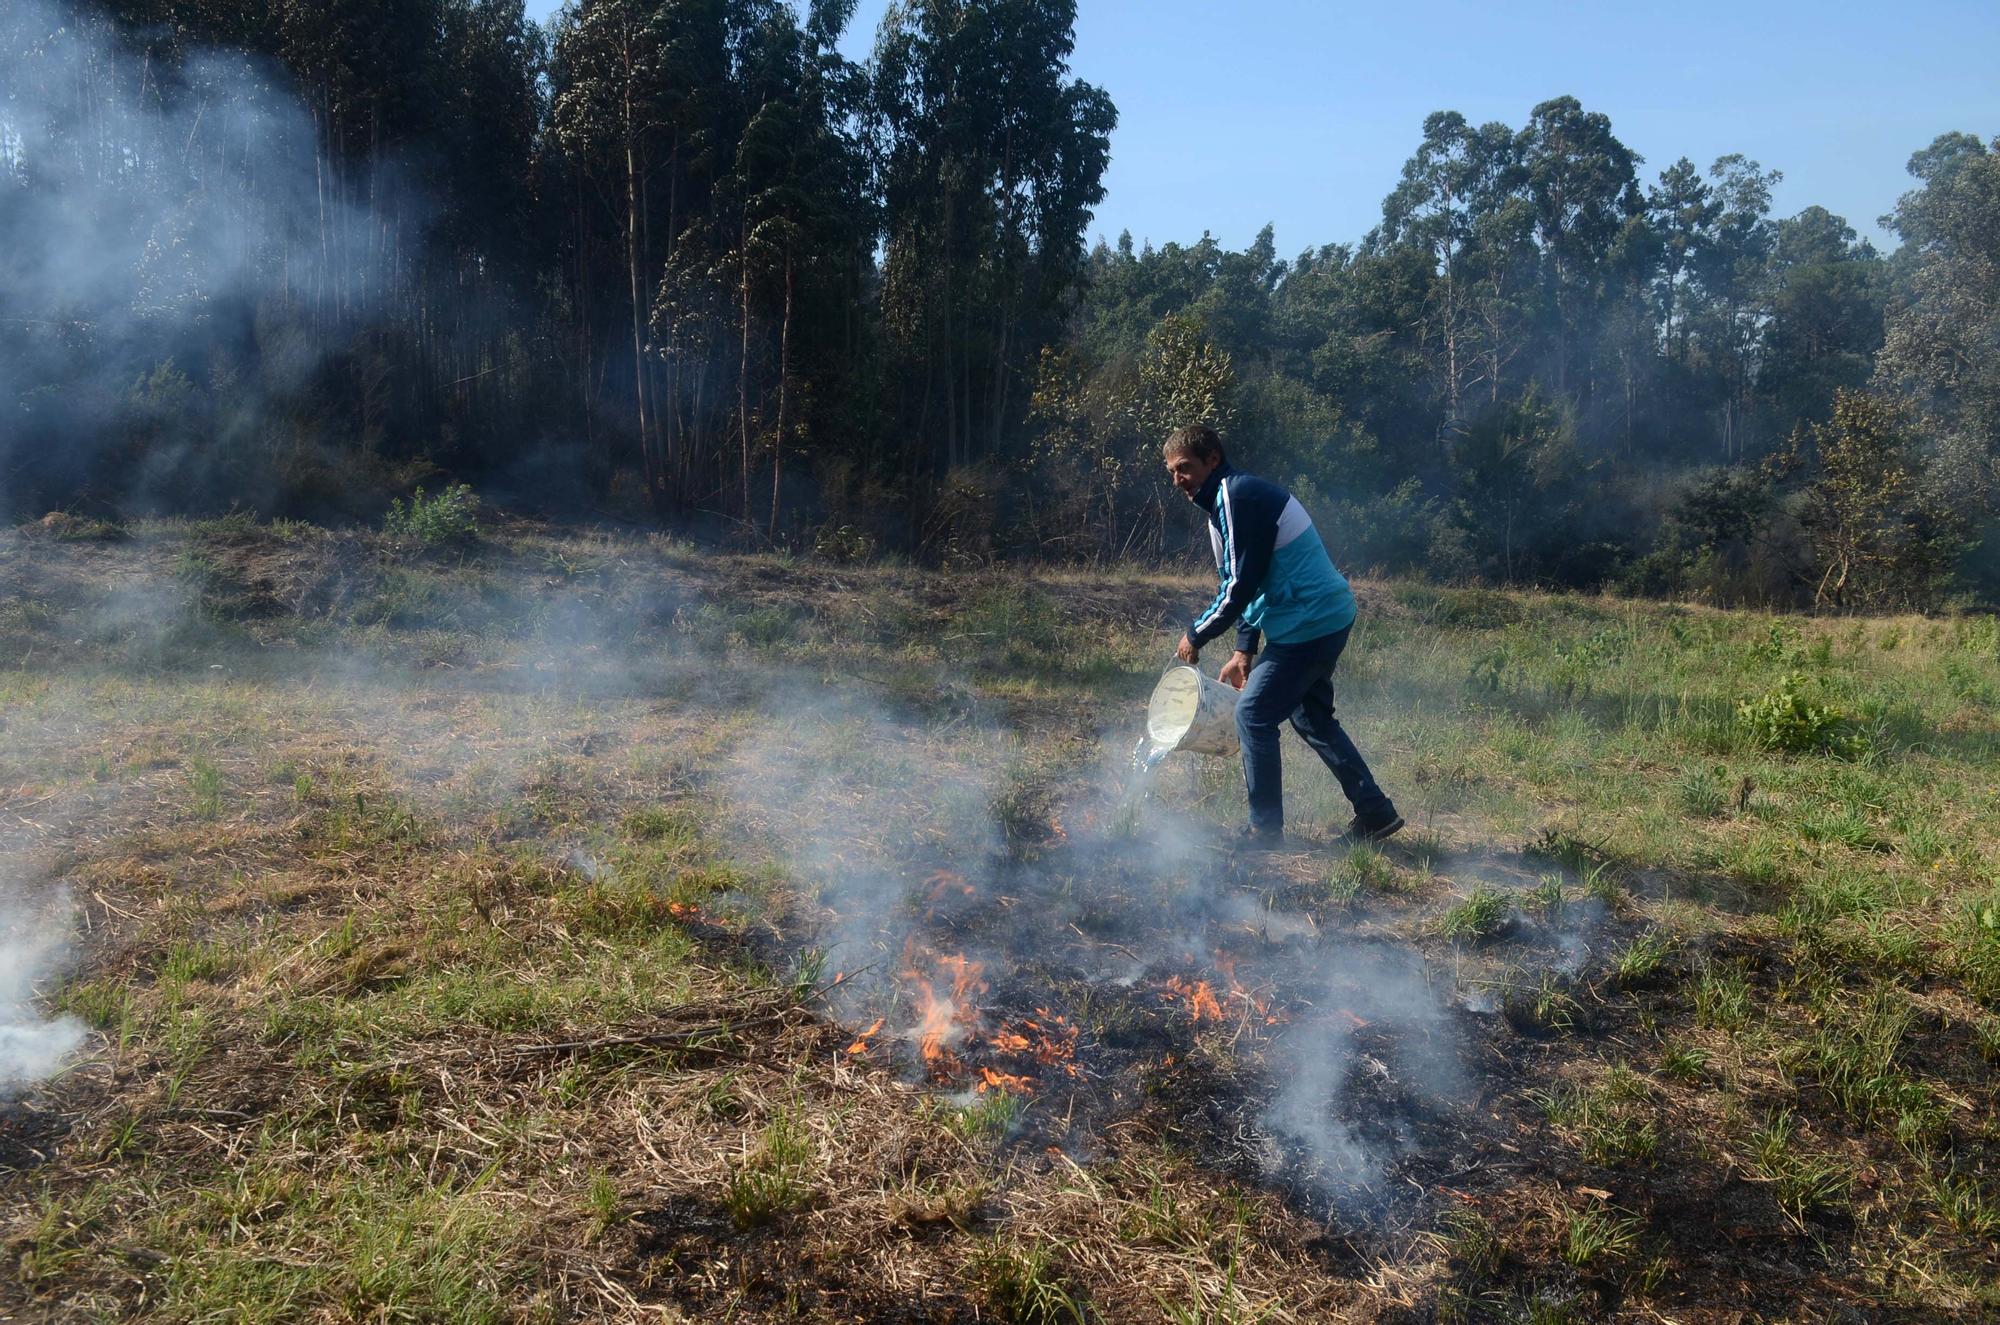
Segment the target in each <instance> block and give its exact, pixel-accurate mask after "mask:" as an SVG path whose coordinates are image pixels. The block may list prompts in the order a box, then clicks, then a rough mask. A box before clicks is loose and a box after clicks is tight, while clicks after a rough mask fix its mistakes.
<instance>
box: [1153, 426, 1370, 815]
mask: <svg viewBox="0 0 2000 1325" xmlns="http://www.w3.org/2000/svg"><path fill="white" fill-rule="evenodd" d="M1162 449H1163V452H1164V455H1165V458H1166V464H1167V473H1168V475H1169V476H1170V477H1171V478H1172V479H1173V483H1174V486H1175V487H1176V488H1179V489H1180V490H1181V494H1182V495H1183V496H1185V497H1186V498H1187V499H1188V500H1189V501H1191V502H1193V503H1194V504H1195V505H1197V506H1199V507H1201V509H1202V510H1204V511H1206V512H1207V513H1208V536H1209V541H1210V542H1211V543H1212V544H1214V546H1215V567H1216V573H1217V575H1218V576H1219V577H1220V579H1221V581H1222V585H1221V588H1220V589H1219V590H1218V591H1217V592H1216V595H1215V600H1214V601H1213V602H1211V603H1210V604H1209V605H1208V607H1207V608H1206V609H1205V610H1204V611H1203V612H1202V613H1201V615H1199V616H1197V617H1196V618H1195V619H1194V621H1193V622H1192V623H1191V624H1190V625H1189V626H1188V629H1187V634H1186V635H1185V636H1183V637H1182V639H1181V642H1180V647H1179V649H1178V650H1176V652H1177V654H1178V656H1179V657H1180V660H1181V661H1182V662H1184V663H1189V664H1192V663H1194V662H1196V661H1197V660H1198V659H1199V658H1200V656H1201V650H1202V647H1203V646H1204V645H1206V644H1208V643H1209V641H1211V640H1213V639H1215V638H1217V637H1218V636H1220V635H1221V634H1222V632H1223V631H1225V630H1227V629H1228V628H1229V627H1230V626H1231V625H1235V627H1236V652H1235V653H1234V654H1232V655H1231V656H1230V659H1229V661H1228V662H1226V663H1224V664H1223V666H1222V672H1221V679H1222V681H1223V682H1224V683H1225V684H1227V685H1232V686H1235V687H1236V688H1237V689H1238V690H1241V691H1242V692H1243V694H1242V696H1241V697H1240V698H1239V699H1238V700H1237V701H1236V734H1237V737H1238V739H1239V740H1240V742H1241V744H1242V747H1243V780H1244V782H1245V784H1246V785H1247V786H1248V789H1249V793H1250V826H1249V827H1248V828H1247V829H1245V830H1244V833H1243V836H1244V840H1245V842H1246V844H1248V845H1249V846H1251V847H1253V848H1263V847H1272V846H1278V845H1281V844H1282V843H1283V842H1284V839H1285V794H1284V787H1283V783H1282V777H1283V764H1282V762H1281V760H1280V758H1279V753H1278V724H1279V723H1281V722H1283V721H1285V720H1286V719H1287V718H1289V719H1290V720H1291V724H1292V730H1293V731H1296V732H1297V733H1298V734H1299V735H1300V736H1302V737H1304V738H1305V742H1306V744H1307V745H1309V746H1311V747H1312V748H1313V751H1314V753H1316V754H1318V755H1319V757H1320V759H1321V760H1323V761H1324V762H1325V764H1326V766H1327V767H1328V768H1329V769H1332V770H1333V775H1334V777H1336V778H1338V779H1339V780H1340V789H1341V790H1342V791H1343V792H1345V793H1346V794H1347V799H1348V801H1349V803H1350V804H1352V805H1353V806H1354V819H1353V821H1352V822H1351V823H1349V824H1348V826H1347V833H1346V837H1345V839H1344V840H1347V841H1350V842H1376V841H1380V840H1381V839H1383V838H1385V837H1388V836H1389V835H1390V834H1392V833H1394V832H1396V831H1397V830H1398V829H1400V828H1401V827H1402V826H1403V818H1402V816H1401V815H1399V814H1397V813H1396V807H1395V805H1394V804H1392V803H1391V802H1390V800H1389V798H1388V796H1386V795H1385V794H1383V791H1382V788H1381V787H1379V786H1377V785H1376V784H1375V776H1374V774H1372V773H1370V772H1369V771H1368V765H1367V763H1366V761H1364V760H1363V759H1362V758H1361V752H1360V751H1358V750H1356V749H1355V748H1354V742H1352V741H1350V740H1349V739H1348V738H1347V733H1346V732H1344V731H1342V730H1341V727H1340V723H1339V721H1338V720H1337V719H1335V718H1334V716H1333V666H1334V664H1335V663H1336V662H1338V661H1339V659H1340V651H1341V649H1343V648H1344V647H1346V645H1347V633H1348V631H1349V630H1351V629H1352V628H1353V626H1354V614H1355V606H1354V593H1353V591H1352V590H1350V589H1349V588H1348V587H1347V580H1346V579H1345V577H1343V576H1342V575H1341V573H1340V572H1339V571H1337V570H1335V569H1334V566H1333V561H1332V559H1331V558H1330V557H1328V556H1327V554H1326V545H1325V544H1324V543H1322V542H1321V541H1320V537H1319V532H1318V531H1317V530H1316V529H1314V528H1313V522H1312V517H1311V516H1309V515H1307V514H1306V511H1305V508H1304V507H1303V506H1301V505H1299V503H1298V499H1297V498H1295V497H1293V496H1292V495H1291V494H1290V493H1288V492H1286V491H1285V490H1284V489H1283V488H1281V487H1279V486H1277V485H1276V484H1274V483H1267V482H1265V481H1264V480H1263V479H1260V478H1255V477H1253V476H1251V475H1249V474H1244V473H1240V472H1238V471H1237V470H1235V469H1232V468H1230V466H1229V461H1228V458H1227V457H1226V456H1224V454H1223V451H1222V439H1221V438H1219V437H1217V436H1216V434H1215V429H1213V428H1210V427H1208V426H1206V425H1204V424H1194V425H1191V426H1189V427H1186V428H1182V429H1180V430H1178V431H1177V432H1175V433H1174V434H1173V435H1172V436H1171V437H1169V438H1167V440H1166V444H1165V446H1164V447H1163V448H1162ZM1260 636H1261V637H1262V639H1263V643H1264V656H1263V657H1262V658H1261V659H1259V658H1257V657H1256V653H1257V646H1258V641H1259V637H1260Z"/></svg>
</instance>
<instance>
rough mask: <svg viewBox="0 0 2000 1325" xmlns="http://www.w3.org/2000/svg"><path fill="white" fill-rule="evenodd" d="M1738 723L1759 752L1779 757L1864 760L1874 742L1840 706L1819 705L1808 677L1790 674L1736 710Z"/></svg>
mask: <svg viewBox="0 0 2000 1325" xmlns="http://www.w3.org/2000/svg"><path fill="white" fill-rule="evenodd" d="M1736 723H1737V726H1738V727H1740V728H1741V729H1742V730H1743V731H1744V732H1745V733H1746V734H1747V735H1748V736H1749V738H1750V740H1751V742H1752V744H1754V745H1756V746H1757V747H1758V748H1759V749H1763V750H1770V751H1774V752H1776V753H1779V754H1810V753H1815V752H1817V753H1822V754H1830V755H1834V756H1836V757H1838V758H1843V759H1854V758H1859V757H1860V756H1861V755H1863V754H1866V753H1867V750H1868V739H1867V737H1866V736H1865V735H1863V734H1862V732H1861V731H1860V729H1859V726H1858V724H1857V722H1856V720H1855V718H1854V716H1853V715H1852V714H1850V713H1848V712H1847V711H1846V710H1845V709H1842V708H1840V707H1838V706H1836V705H1833V704H1828V703H1821V702H1816V701H1815V700H1814V699H1813V698H1812V696H1811V694H1810V692H1809V683H1808V681H1807V680H1806V677H1805V675H1804V673H1801V672H1792V673H1789V674H1788V675H1786V676H1785V677H1784V679H1782V680H1781V681H1779V682H1778V684H1777V685H1776V686H1774V687H1772V688H1771V689H1770V690H1767V691H1766V692H1764V693H1763V694H1762V695H1759V696H1758V697H1757V698H1755V699H1746V700H1743V701H1741V702H1740V703H1738V704H1737V706H1736Z"/></svg>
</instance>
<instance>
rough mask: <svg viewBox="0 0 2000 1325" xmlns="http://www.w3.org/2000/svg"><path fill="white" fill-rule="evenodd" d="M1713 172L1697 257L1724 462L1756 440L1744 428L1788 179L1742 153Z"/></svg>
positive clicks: (1701, 318)
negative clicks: (1779, 192)
mask: <svg viewBox="0 0 2000 1325" xmlns="http://www.w3.org/2000/svg"><path fill="white" fill-rule="evenodd" d="M1708 175H1709V179H1710V180H1711V181H1713V184H1712V198H1713V203H1714V209H1713V212H1712V214H1711V217H1710V222H1709V225H1708V227H1707V230H1706V233H1705V234H1704V236H1703V242H1702V243H1701V244H1700V245H1699V246H1698V247H1697V248H1696V249H1695V250H1694V254H1693V267H1694V270H1695V279H1696V283H1697V284H1698V286H1699V287H1700V298H1701V303H1700V309H1699V312H1698V313H1697V335H1698V338H1699V339H1700V341H1701V342H1702V344H1703V348H1704V349H1705V350H1706V357H1707V364H1706V367H1707V369H1708V372H1709V375H1710V376H1711V378H1712V380H1713V382H1714V391H1715V403H1716V406H1717V428H1718V432H1719V434H1720V441H1721V447H1722V454H1723V458H1724V459H1728V460H1735V459H1740V458H1742V456H1743V455H1744V454H1745V452H1746V448H1747V446H1748V444H1749V442H1750V440H1751V439H1750V438H1748V437H1747V436H1746V435H1745V430H1744V424H1745V422H1746V420H1747V419H1748V417H1749V415H1750V410H1751V404H1752V401H1751V392H1752V390H1753V388H1754V386H1755V375H1756V361H1757V353H1758V348H1759V344H1758V342H1759V337H1760V333H1761V330H1762V325H1763V320H1764V294H1765V288H1766V284H1767V278H1768V273H1769V265H1770V258H1771V246H1772V243H1773V240H1774V237H1775V232H1774V230H1773V228H1772V223H1771V189H1772V188H1773V187H1774V186H1775V185H1776V184H1777V183H1778V182H1779V181H1780V180H1782V179H1783V178H1784V176H1783V174H1782V173H1781V172H1779V171H1776V170H1769V171H1767V170H1765V169H1764V168H1763V167H1762V166H1760V165H1758V164H1757V163H1756V162H1755V161H1752V160H1749V159H1748V158H1746V157H1744V156H1742V155H1741V154H1740V153H1731V154H1729V155H1728V156H1723V157H1719V158H1717V160H1716V162H1715V164H1714V165H1712V166H1710V167H1709V168H1708ZM1771 440H1775V439H1771Z"/></svg>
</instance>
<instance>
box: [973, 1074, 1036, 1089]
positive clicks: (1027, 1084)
mask: <svg viewBox="0 0 2000 1325" xmlns="http://www.w3.org/2000/svg"><path fill="white" fill-rule="evenodd" d="M972 1088H973V1089H974V1090H975V1091H977V1092H978V1093H980V1094H981V1095H984V1094H985V1093H986V1092H987V1091H989V1090H1000V1091H1006V1092H1008V1093H1010V1094H1014V1095H1032V1094H1034V1093H1035V1086H1034V1083H1033V1082H1032V1081H1029V1080H1028V1078H1026V1077H1013V1076H1008V1075H1007V1074H1006V1073H1005V1072H995V1071H994V1070H993V1069H992V1068H990V1067H982V1068H980V1069H979V1080H977V1081H975V1082H973V1083H972Z"/></svg>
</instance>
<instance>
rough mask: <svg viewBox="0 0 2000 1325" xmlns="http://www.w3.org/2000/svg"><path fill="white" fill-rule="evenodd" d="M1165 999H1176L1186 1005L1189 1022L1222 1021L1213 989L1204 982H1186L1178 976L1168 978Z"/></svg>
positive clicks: (1219, 1004) (1220, 1005) (1220, 1006)
mask: <svg viewBox="0 0 2000 1325" xmlns="http://www.w3.org/2000/svg"><path fill="white" fill-rule="evenodd" d="M1166 997H1167V999H1168V1000H1169V1001H1172V1000H1173V999H1176V998H1178V999H1180V1000H1181V1001H1182V1002H1184V1003H1186V1004H1187V1007H1188V1020H1189V1021H1195V1022H1202V1021H1221V1020H1222V1004H1221V1003H1220V1002H1218V1001H1217V1000H1216V997H1215V989H1214V987H1213V986H1212V985H1210V984H1209V983H1208V981H1206V980H1195V981H1187V980H1183V979H1181V978H1180V977H1179V976H1178V975H1175V976H1169V977H1168V978H1167V990H1166Z"/></svg>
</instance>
